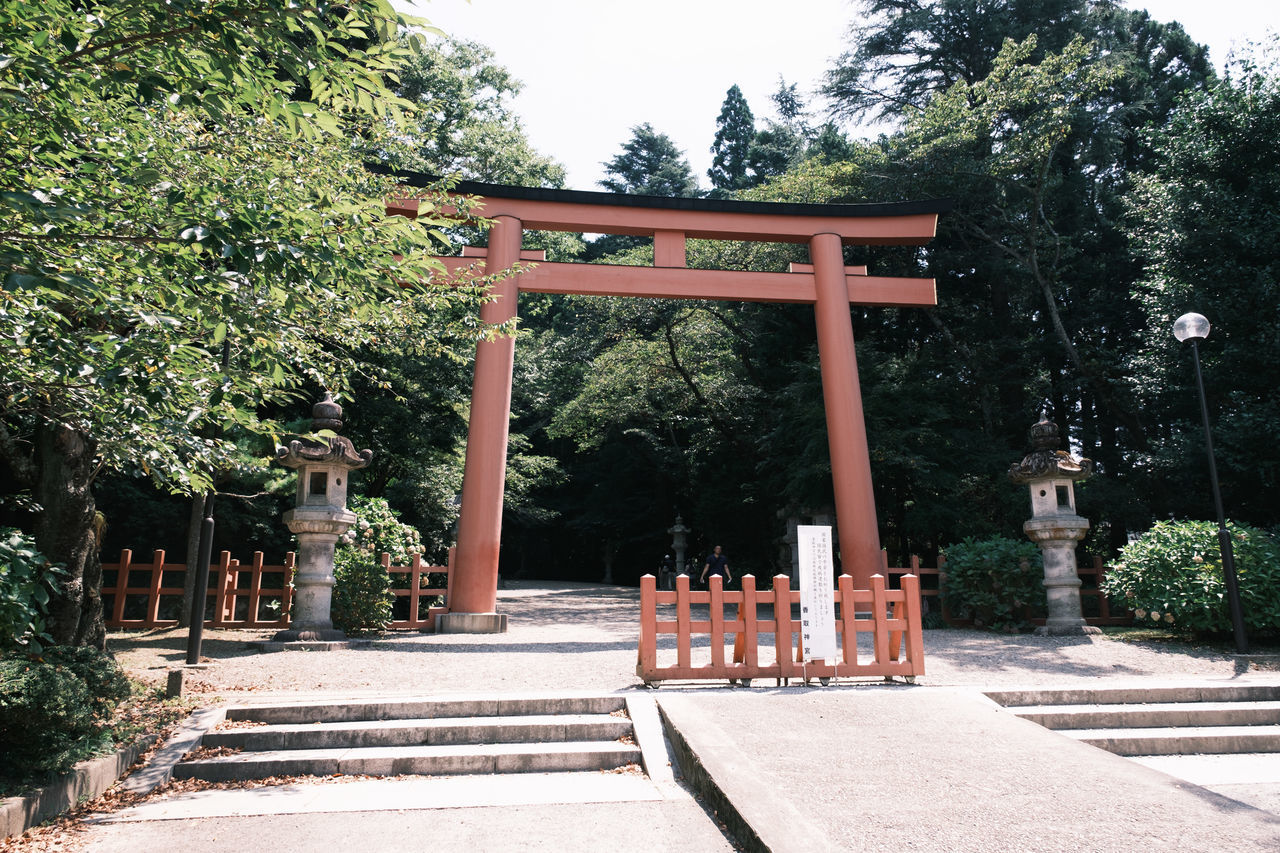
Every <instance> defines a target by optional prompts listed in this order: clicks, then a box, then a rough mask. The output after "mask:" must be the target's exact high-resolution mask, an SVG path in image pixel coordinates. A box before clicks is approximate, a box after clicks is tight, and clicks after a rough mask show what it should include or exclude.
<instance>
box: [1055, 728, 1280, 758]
mask: <svg viewBox="0 0 1280 853" xmlns="http://www.w3.org/2000/svg"><path fill="white" fill-rule="evenodd" d="M1062 734H1064V735H1066V736H1068V737H1072V738H1075V739H1076V740H1079V741H1082V742H1084V743H1087V744H1090V745H1092V746H1096V747H1099V748H1100V749H1105V750H1107V751H1108V752H1114V753H1115V754H1117V755H1191V754H1196V753H1213V754H1225V753H1252V752H1280V725H1274V726H1175V727H1168V728H1136V729H1064V730H1062Z"/></svg>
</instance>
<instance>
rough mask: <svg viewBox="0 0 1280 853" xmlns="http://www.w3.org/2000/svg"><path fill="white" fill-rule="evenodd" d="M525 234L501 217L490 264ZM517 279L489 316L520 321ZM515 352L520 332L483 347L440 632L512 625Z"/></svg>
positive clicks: (507, 284)
mask: <svg viewBox="0 0 1280 853" xmlns="http://www.w3.org/2000/svg"><path fill="white" fill-rule="evenodd" d="M523 235H524V228H523V225H522V224H521V222H520V220H519V219H516V218H514V217H511V216H499V217H497V218H496V219H495V220H494V223H493V225H492V226H491V227H490V229H489V251H488V257H487V264H488V268H489V269H493V270H500V269H509V268H511V267H512V266H514V265H515V264H516V263H517V262H518V261H519V260H520V244H521V241H522V239H523ZM516 281H517V277H516V276H510V277H507V278H504V279H502V280H500V281H499V282H497V283H496V284H494V285H493V289H492V290H491V291H490V295H491V296H495V297H497V298H496V299H495V300H494V301H492V302H486V303H485V304H484V305H483V306H481V308H480V319H481V320H483V321H484V322H485V323H491V324H501V323H505V322H507V321H509V320H511V319H514V318H515V316H516V303H517V298H518V297H517V294H518V288H517V284H516ZM515 352H516V339H515V337H514V336H512V335H503V336H501V337H497V338H494V339H493V340H488V341H480V342H479V343H478V344H476V362H475V382H474V385H473V386H472V392H471V415H470V420H469V422H468V426H467V459H466V462H465V464H464V467H463V469H462V506H463V509H462V516H461V518H460V519H459V520H458V548H457V551H456V552H455V558H454V571H455V575H454V577H453V578H452V584H451V585H450V592H449V612H448V613H445V614H442V615H440V616H437V617H436V629H437V630H438V631H439V632H440V633H442V634H498V633H502V632H503V631H506V630H507V617H506V614H503V613H497V612H496V609H497V603H498V556H499V550H500V546H501V544H502V493H503V490H504V488H505V484H506V477H507V438H508V427H509V425H510V421H511V373H512V369H513V368H514V366H515ZM459 567H461V569H462V570H461V571H459V570H458V569H459Z"/></svg>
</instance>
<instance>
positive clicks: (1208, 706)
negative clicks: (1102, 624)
mask: <svg viewBox="0 0 1280 853" xmlns="http://www.w3.org/2000/svg"><path fill="white" fill-rule="evenodd" d="M1009 710H1010V711H1012V712H1013V713H1015V714H1017V715H1018V716H1019V717H1022V718H1023V719H1026V720H1031V721H1032V722H1033V723H1039V724H1040V725H1042V726H1044V727H1045V728H1049V729H1123V728H1166V727H1170V726H1201V727H1203V726H1266V725H1280V701H1266V702H1244V701H1237V702H1157V703H1152V704H1143V705H1137V704H1131V705H1114V704H1088V705H1059V704H1052V705H1030V706H1018V707H1011V708H1009Z"/></svg>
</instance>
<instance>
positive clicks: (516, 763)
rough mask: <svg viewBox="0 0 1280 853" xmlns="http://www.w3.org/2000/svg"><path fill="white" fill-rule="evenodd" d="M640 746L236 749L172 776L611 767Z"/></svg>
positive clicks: (636, 754)
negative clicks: (243, 750) (236, 750)
mask: <svg viewBox="0 0 1280 853" xmlns="http://www.w3.org/2000/svg"><path fill="white" fill-rule="evenodd" d="M640 761H641V756H640V748H639V747H637V746H634V745H632V744H628V743H621V742H604V741H568V742H563V743H556V744H545V743H541V744H528V743H517V744H510V743H497V744H453V745H444V746H401V747H366V748H354V749H345V748H332V749H301V750H279V751H269V752H242V753H238V754H235V755H226V756H220V757H217V758H206V759H200V760H196V761H186V762H182V763H180V764H178V765H176V766H175V767H174V770H173V775H174V778H176V779H205V780H208V781H211V782H232V781H243V780H248V779H261V778H264V777H267V776H301V775H316V776H330V775H334V774H351V775H355V774H362V775H370V776H398V775H419V776H438V775H447V774H474V773H551V772H567V771H585V770H613V769H616V768H619V767H625V766H627V765H629V764H639V763H640Z"/></svg>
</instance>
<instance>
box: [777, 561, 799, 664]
mask: <svg viewBox="0 0 1280 853" xmlns="http://www.w3.org/2000/svg"><path fill="white" fill-rule="evenodd" d="M773 622H774V626H775V628H774V634H773V650H774V655H775V656H776V657H777V659H778V677H779V678H790V677H791V675H792V673H794V672H795V669H796V665H795V662H794V661H793V660H792V658H793V657H794V655H793V644H792V639H791V632H792V630H793V629H792V627H791V578H789V577H787V576H786V575H774V578H773Z"/></svg>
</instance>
